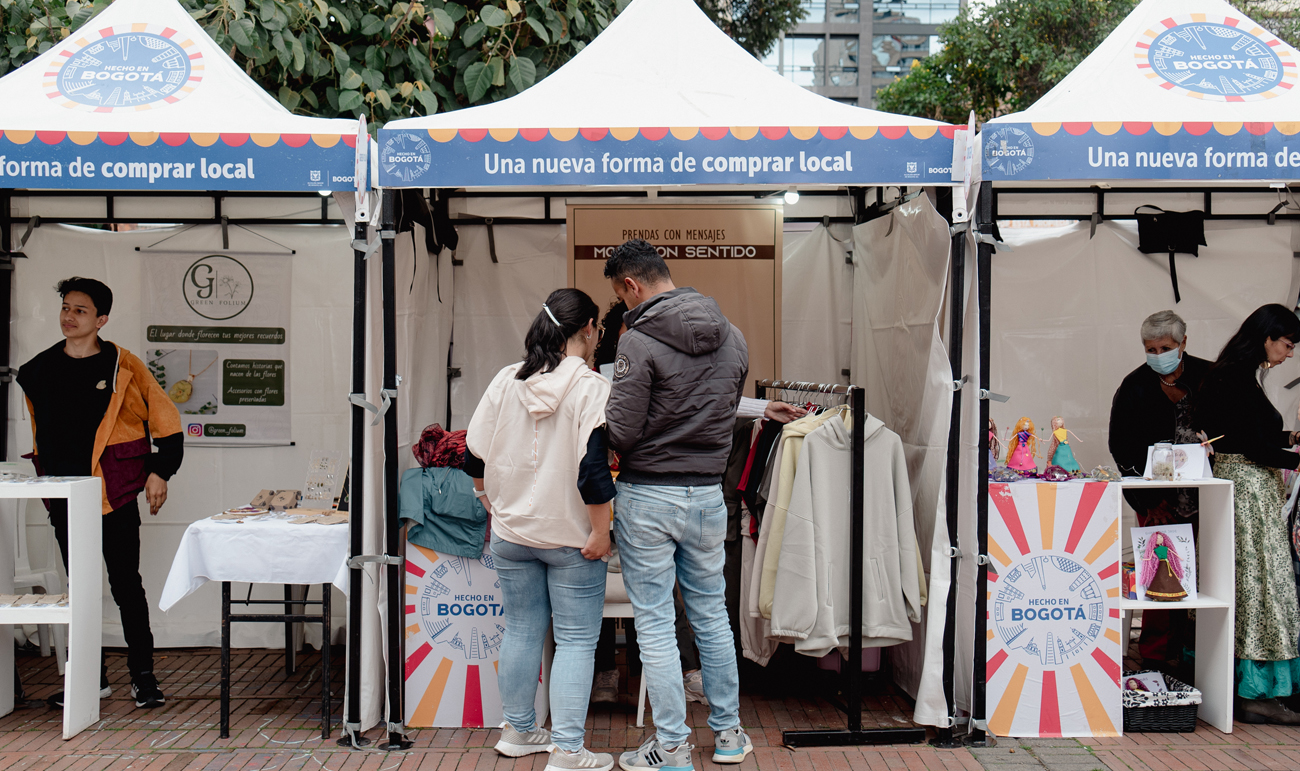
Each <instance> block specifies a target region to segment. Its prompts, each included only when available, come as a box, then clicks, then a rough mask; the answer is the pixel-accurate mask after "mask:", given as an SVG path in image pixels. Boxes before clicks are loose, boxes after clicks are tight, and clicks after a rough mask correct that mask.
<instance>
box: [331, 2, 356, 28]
mask: <svg viewBox="0 0 1300 771" xmlns="http://www.w3.org/2000/svg"><path fill="white" fill-rule="evenodd" d="M330 15H331V16H333V17H334V21H336V22H338V25H339V26H340V27H342V28H343V34H345V35H346V34H347V33H348V32H351V31H352V22H351V21H349V20H348V15H347V14H346V13H344V12H342V11H340V10H339V9H338V8H336V7H334V6H330Z"/></svg>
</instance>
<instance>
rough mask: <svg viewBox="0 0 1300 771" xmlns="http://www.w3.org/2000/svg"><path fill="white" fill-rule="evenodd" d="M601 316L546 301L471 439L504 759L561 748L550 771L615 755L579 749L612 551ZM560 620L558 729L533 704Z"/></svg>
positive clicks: (600, 766)
mask: <svg viewBox="0 0 1300 771" xmlns="http://www.w3.org/2000/svg"><path fill="white" fill-rule="evenodd" d="M598 317H599V309H598V308H597V307H596V303H594V302H593V301H592V299H591V298H590V297H588V296H587V295H586V294H585V293H583V292H581V291H579V290H577V289H557V290H556V291H554V292H552V293H551V295H550V296H549V297H547V298H546V302H545V303H543V305H542V311H541V313H539V314H537V318H535V319H534V320H533V323H532V326H531V327H529V329H528V335H527V337H526V338H525V340H524V344H525V347H526V348H527V353H526V355H525V358H524V360H523V361H522V362H519V363H518V364H511V365H510V366H508V367H506V368H505V369H503V370H501V371H500V372H499V373H497V376H496V377H495V378H494V379H493V380H492V384H491V385H489V386H488V389H487V392H486V393H484V394H483V399H482V400H481V401H480V402H479V405H478V409H476V410H475V411H474V417H473V418H472V419H471V420H470V424H469V431H468V433H467V435H466V443H467V446H468V448H469V451H470V452H471V453H472V454H473V455H474V456H476V457H477V458H479V459H481V460H482V466H483V471H482V472H480V473H481V474H482V478H476V479H475V480H474V486H475V488H476V490H477V491H478V492H477V494H478V495H479V496H480V497H482V498H483V500H484V504H485V505H486V507H487V509H488V512H489V513H491V514H492V545H491V549H492V554H493V557H494V559H495V563H496V569H497V575H498V577H499V578H500V579H501V592H502V595H503V599H504V602H503V605H504V610H505V627H506V632H505V639H504V641H503V642H502V645H501V656H500V668H499V670H498V673H497V682H498V684H499V687H500V689H501V703H502V707H503V711H504V713H505V720H506V722H505V723H503V724H502V726H501V739H500V741H498V742H497V745H496V749H497V751H498V752H500V753H501V754H503V755H507V756H509V757H522V756H524V755H530V754H533V753H538V752H547V751H548V750H549V748H550V747H551V746H552V745H553V746H554V748H555V749H554V750H553V751H551V756H550V759H549V761H548V762H547V765H546V768H547V769H548V770H550V771H569V770H571V769H582V770H583V771H610V769H612V768H613V765H614V759H613V757H612V756H610V755H608V754H604V753H600V754H596V753H593V752H591V751H589V750H587V749H586V748H585V747H584V746H583V738H584V730H583V725H584V723H585V722H586V719H587V702H588V695H589V694H590V693H591V680H592V667H593V661H594V655H595V650H596V640H597V638H598V637H599V635H600V622H601V615H602V611H603V608H604V604H605V563H604V561H602V559H601V558H602V557H604V556H605V555H606V554H608V553H609V515H610V506H609V502H610V501H611V500H613V498H614V483H613V479H612V478H611V476H610V472H609V461H608V449H607V448H608V443H607V438H606V435H605V403H606V402H607V401H608V399H609V391H610V384H609V381H608V380H606V379H605V378H603V377H601V376H600V375H599V374H597V373H596V372H594V371H592V369H591V368H590V367H589V366H588V365H587V360H588V359H589V358H590V357H591V354H592V352H593V351H594V350H595V348H596V344H597V342H598V339H597V335H596V323H597V319H598ZM552 624H553V625H554V633H555V659H554V662H553V663H552V666H551V689H550V690H551V693H550V696H551V726H552V730H551V731H547V730H546V729H544V728H542V727H541V726H539V725H537V716H536V713H535V711H534V709H533V704H534V702H535V700H536V696H537V673H538V672H539V671H540V670H541V665H542V645H543V641H544V638H545V636H546V630H547V629H548V628H550V627H551V626H552Z"/></svg>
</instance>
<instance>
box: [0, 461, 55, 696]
mask: <svg viewBox="0 0 1300 771" xmlns="http://www.w3.org/2000/svg"><path fill="white" fill-rule="evenodd" d="M0 470H4V471H18V472H21V473H26V474H31V473H32V469H31V466H28V465H27V464H25V463H24V464H19V463H0ZM24 504H25V505H26V506H24ZM2 505H5V506H17V507H18V512H17V514H18V516H16V517H15V520H16V521H17V531H18V532H17V533H15V537H14V538H13V543H14V548H15V552H16V553H15V555H14V558H15V559H14V565H15V570H14V591H18V590H20V589H25V590H27V591H28V592H30V593H37V590H38V589H39V590H40V592H39V593H40V594H62V593H63V581H62V580H60V578H59V571H58V567H57V564H56V561H57V560H58V557H57V556H55V550H56V549H57V548H58V546H57V545H53V544H55V541H54V537H53V533H51V537H50V543H51V544H52V545H53V546H52V548H51V549H50V554H49V555H48V557H47V564H48V567H46V568H43V569H41V570H37V569H35V568H33V567H32V564H31V555H30V553H29V552H28V549H27V508H26V507H29V506H32V505H35V506H37V507H41V506H42V504H41V502H40V501H39V500H37V499H30V500H24V499H13V500H6V501H4V502H3V504H2ZM47 527H48V525H47ZM20 593H21V592H20ZM36 635H37V639H38V640H39V641H40V647H41V655H42V656H48V655H50V642H51V638H53V643H54V661H55V663H56V664H57V665H58V668H59V675H62V674H63V666H64V664H65V663H66V661H67V642H68V641H67V639H66V638H67V629H66V627H64V625H63V624H40V625H38V626H37V627H36Z"/></svg>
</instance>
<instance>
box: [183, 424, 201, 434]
mask: <svg viewBox="0 0 1300 771" xmlns="http://www.w3.org/2000/svg"><path fill="white" fill-rule="evenodd" d="M186 433H187V434H189V435H190V436H203V424H202V423H191V424H190V425H189V428H188V429H187V430H186Z"/></svg>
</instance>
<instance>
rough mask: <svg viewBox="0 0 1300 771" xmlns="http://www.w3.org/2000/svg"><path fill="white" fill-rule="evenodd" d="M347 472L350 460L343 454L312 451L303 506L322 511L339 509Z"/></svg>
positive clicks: (303, 494) (329, 451) (304, 487)
mask: <svg viewBox="0 0 1300 771" xmlns="http://www.w3.org/2000/svg"><path fill="white" fill-rule="evenodd" d="M347 470H348V458H347V456H346V455H344V454H343V453H341V452H338V451H336V450H312V453H311V460H310V461H309V462H308V463H307V481H306V483H305V484H304V486H303V493H302V504H301V505H303V506H305V507H309V508H320V509H334V508H335V507H337V506H338V505H339V494H340V493H341V492H342V490H343V479H344V477H346V476H347Z"/></svg>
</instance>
